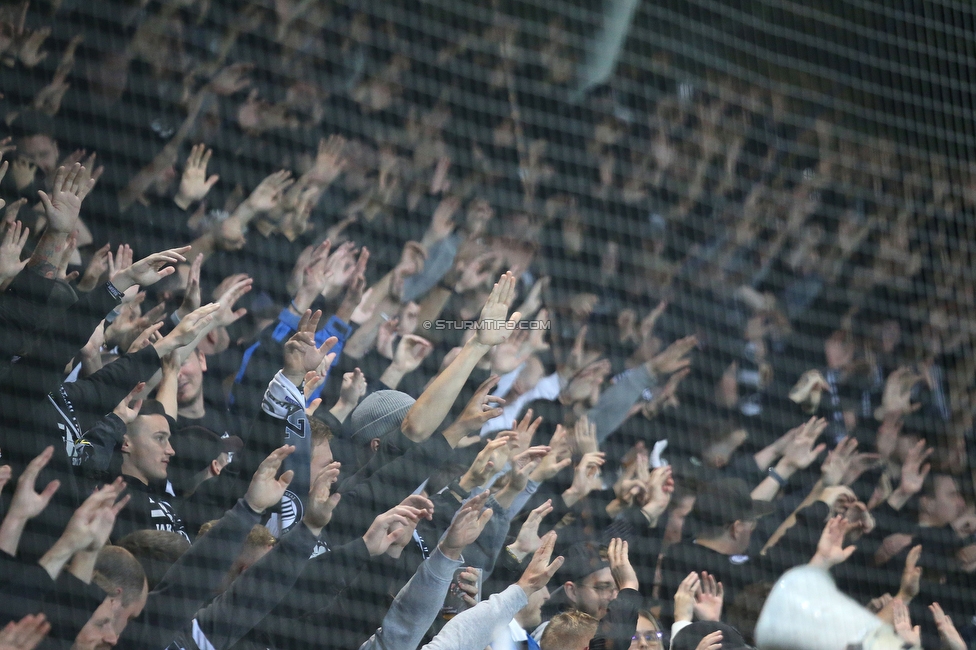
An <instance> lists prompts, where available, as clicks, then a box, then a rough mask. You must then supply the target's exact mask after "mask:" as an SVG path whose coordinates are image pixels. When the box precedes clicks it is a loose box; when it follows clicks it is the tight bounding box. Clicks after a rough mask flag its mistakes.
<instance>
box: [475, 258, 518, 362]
mask: <svg viewBox="0 0 976 650" xmlns="http://www.w3.org/2000/svg"><path fill="white" fill-rule="evenodd" d="M515 285H516V279H515V276H514V275H512V274H511V272H506V273H505V274H504V275H502V276H501V277H500V278H499V279H498V282H496V283H495V286H494V287H493V288H492V290H491V294H490V295H489V296H488V300H487V302H485V306H484V307H482V309H481V318H480V320H479V321H478V326H479V327H478V334H477V336H476V339H477V340H478V342H479V343H481V344H482V345H498V344H499V343H504V342H505V341H506V340H507V339H508V337H509V336H510V335H511V333H512V332H513V331H515V324H516V323H518V322H519V320H520V319H521V314H519V313H518V312H515V313H513V314H512V316H511V318H509V316H508V310H509V308H510V307H511V305H512V302H513V301H514V300H515Z"/></svg>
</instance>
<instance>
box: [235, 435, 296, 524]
mask: <svg viewBox="0 0 976 650" xmlns="http://www.w3.org/2000/svg"><path fill="white" fill-rule="evenodd" d="M294 451H295V447H294V446H292V445H284V446H281V447H278V448H277V449H275V450H274V451H273V452H271V455H270V456H268V457H267V458H265V459H264V460H263V461H261V464H260V465H259V466H258V470H257V471H256V472H254V476H253V477H251V484H250V485H249V486H248V488H247V493H246V494H245V495H244V501H245V502H247V505H248V506H250V508H251V510H253V511H254V512H257V513H263V512H264V511H265V510H267V509H268V508H270V507H272V506H274V505H276V504H277V503H279V502H280V501H281V497H283V496H284V494H285V490H287V489H288V485H289V484H290V483H291V480H292V478H294V476H295V472H293V471H292V470H288V471H287V472H285V473H283V474H282V475H281V476H278V470H279V469H280V468H281V463H282V462H283V461H284V460H285V458H287V457H288V456H289V455H291V453H292V452H294Z"/></svg>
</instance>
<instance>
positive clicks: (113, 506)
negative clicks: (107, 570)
mask: <svg viewBox="0 0 976 650" xmlns="http://www.w3.org/2000/svg"><path fill="white" fill-rule="evenodd" d="M123 490H125V481H123V480H122V477H121V476H120V477H119V478H117V479H115V482H113V483H112V484H111V485H105V486H102V487H100V488H97V489H96V490H95V491H94V492H93V493H92V494H91V495H89V497H88V498H87V499H85V501H84V503H82V504H81V506H80V507H79V508H78V509H77V510H75V513H74V515H72V517H71V519H70V520H69V521H68V525H67V526H66V527H65V529H64V533H63V534H62V535H61V539H60V540H58V544H62V545H64V546H66V547H67V548H70V549H71V550H73V551H76V552H77V551H87V552H92V553H93V552H97V551H98V550H99V549H101V548H102V547H103V546H105V544H106V542H108V538H109V535H111V534H112V526H113V525H114V524H115V517H116V516H117V515H118V514H119V512H121V511H122V508H124V507H125V505H126V504H127V503H128V502H129V498H130V495H126V496H124V497H122V498H121V499H119V495H120V494H121V493H122V491H123Z"/></svg>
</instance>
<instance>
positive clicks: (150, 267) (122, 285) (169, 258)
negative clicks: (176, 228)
mask: <svg viewBox="0 0 976 650" xmlns="http://www.w3.org/2000/svg"><path fill="white" fill-rule="evenodd" d="M188 250H190V247H189V246H183V247H181V248H171V249H170V250H167V251H162V252H160V253H153V254H152V255H150V256H149V257H145V258H143V259H141V260H139V261H138V262H136V263H135V264H132V265H131V266H129V267H121V266H118V258H116V261H115V263H116V265H117V266H116V268H117V269H118V270H117V271H116V272H115V274H114V275H113V276H112V284H113V285H115V288H116V289H118V290H119V291H125V290H126V289H128V288H129V287H131V286H133V285H137V284H138V285H139V286H140V287H148V286H150V285H153V284H156V283H157V282H159V281H160V280H162V279H163V278H165V277H167V276H169V275H172V274H174V273H176V267H175V266H170V265H175V264H179V263H180V262H185V261H186V258H185V257H183V253H185V252H187V251H188Z"/></svg>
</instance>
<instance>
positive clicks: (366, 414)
mask: <svg viewBox="0 0 976 650" xmlns="http://www.w3.org/2000/svg"><path fill="white" fill-rule="evenodd" d="M416 401H417V400H415V399H414V398H412V397H410V396H409V395H407V394H406V393H401V392H400V391H398V390H378V391H376V392H375V393H371V394H370V395H369V396H367V397H366V399H364V400H363V401H362V402H360V403H359V406H357V407H356V410H354V411H353V412H352V414H351V415H350V416H349V423H350V425H351V428H352V431H353V434H352V439H353V441H354V442H355V443H356V444H359V445H368V444H369V441H370V440H372V439H373V438H381V439H382V438H383V437H384V436H386V435H387V434H390V433H393V432H394V431H396V430H398V429H399V428H400V423H401V422H403V418H405V417H406V416H407V411H409V410H410V407H411V406H413V404H414V402H416Z"/></svg>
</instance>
